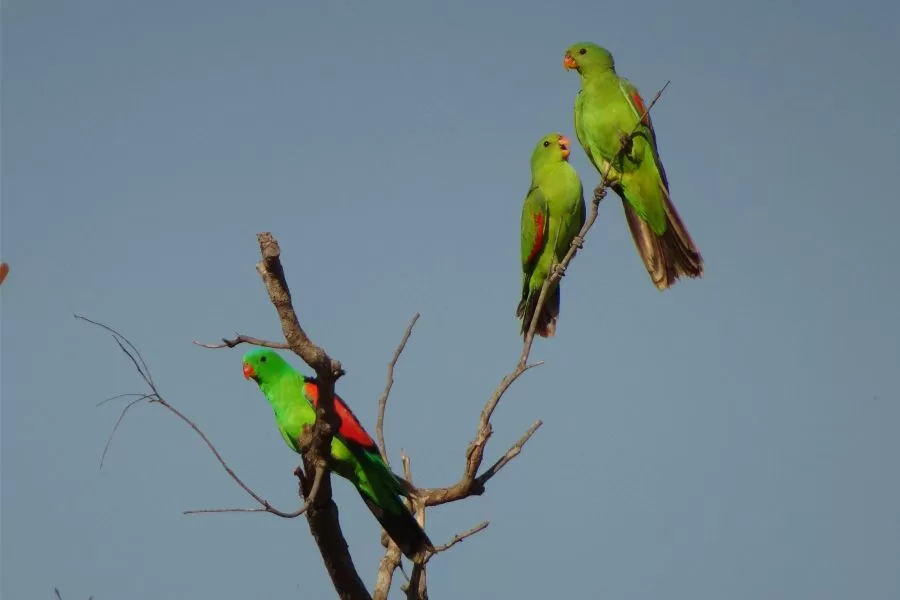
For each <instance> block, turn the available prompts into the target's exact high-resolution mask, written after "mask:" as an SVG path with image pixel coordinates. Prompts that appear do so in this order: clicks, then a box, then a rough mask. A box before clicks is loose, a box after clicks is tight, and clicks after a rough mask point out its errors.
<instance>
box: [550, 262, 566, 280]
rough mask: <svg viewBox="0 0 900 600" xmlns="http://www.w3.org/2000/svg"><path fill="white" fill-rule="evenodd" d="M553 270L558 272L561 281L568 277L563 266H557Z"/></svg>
mask: <svg viewBox="0 0 900 600" xmlns="http://www.w3.org/2000/svg"><path fill="white" fill-rule="evenodd" d="M553 270H554V271H556V273H557V275H558V277H559V279H562V278H563V277H565V276H566V268H565V267H564V266H562V265H556V266H555V267H553Z"/></svg>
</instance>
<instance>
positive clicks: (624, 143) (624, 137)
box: [619, 130, 632, 155]
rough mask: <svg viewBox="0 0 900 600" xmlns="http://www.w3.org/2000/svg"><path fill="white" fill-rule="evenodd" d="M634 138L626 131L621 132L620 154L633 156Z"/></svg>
mask: <svg viewBox="0 0 900 600" xmlns="http://www.w3.org/2000/svg"><path fill="white" fill-rule="evenodd" d="M631 142H632V137H631V134H630V133H625V132H624V131H621V130H619V148H620V150H619V152H621V153H622V154H625V155H628V154H631V148H632V143H631Z"/></svg>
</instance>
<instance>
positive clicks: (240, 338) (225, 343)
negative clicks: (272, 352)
mask: <svg viewBox="0 0 900 600" xmlns="http://www.w3.org/2000/svg"><path fill="white" fill-rule="evenodd" d="M194 343H195V344H197V345H198V346H200V347H201V348H209V349H212V350H215V349H217V348H234V347H235V346H237V345H238V344H250V345H251V346H262V347H264V348H274V349H276V350H290V349H291V347H290V345H288V344H286V343H285V342H270V341H268V340H261V339H259V338H255V337H250V336H249V335H244V334H242V333H236V334H234V337H233V338H231V339H228V338H222V342H221V343H219V344H203V343H201V342H198V341H197V340H194Z"/></svg>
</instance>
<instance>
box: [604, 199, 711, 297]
mask: <svg viewBox="0 0 900 600" xmlns="http://www.w3.org/2000/svg"><path fill="white" fill-rule="evenodd" d="M661 187H662V186H661ZM615 191H616V193H618V194H619V196H620V197H621V198H622V206H624V207H625V218H626V220H627V221H628V228H629V229H631V236H632V237H633V238H634V244H635V246H636V247H637V251H638V254H640V255H641V259H643V261H644V266H645V267H647V272H648V273H649V274H650V279H651V280H652V281H653V284H654V285H655V286H656V288H657V289H658V290H660V291H663V290H665V289H667V288H669V287H671V286H672V285H674V284H675V282H676V281H678V279H679V278H680V277H681V276H685V277H700V276H702V275H703V257H702V256H701V255H700V250H698V249H697V246H696V245H695V244H694V240H692V239H691V235H690V234H689V233H688V230H687V228H686V227H685V226H684V223H683V222H682V221H681V217H679V216H678V211H677V210H675V205H674V204H672V200H671V199H670V198H669V194H668V192H667V191H666V189H665V188H664V187H663V188H662V191H663V200H664V206H665V210H666V231H665V232H664V233H663V234H662V235H661V236H657V235H656V234H655V233H654V232H653V229H651V228H650V225H649V223H647V222H646V221H645V220H644V219H642V218H641V217H640V215H638V214H637V213H636V212H635V210H634V208H632V207H631V203H630V202H628V200H626V199H625V194H624V190H622V189H621V188H619V189H616V190H615Z"/></svg>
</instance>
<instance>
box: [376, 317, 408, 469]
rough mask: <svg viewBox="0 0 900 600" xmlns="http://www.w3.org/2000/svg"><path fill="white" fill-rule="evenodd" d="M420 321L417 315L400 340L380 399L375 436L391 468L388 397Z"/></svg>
mask: <svg viewBox="0 0 900 600" xmlns="http://www.w3.org/2000/svg"><path fill="white" fill-rule="evenodd" d="M418 320H419V313H416V314H415V315H413V318H412V320H411V321H410V322H409V325H408V326H407V327H406V332H405V333H404V334H403V339H401V340H400V345H398V346H397V349H396V350H394V356H393V357H391V362H390V363H388V374H387V383H386V384H385V386H384V391H383V392H382V393H381V397H380V398H379V399H378V422H377V424H376V425H375V434H376V435H377V436H378V446H379V450H381V458H383V459H384V462H385V463H387V464H388V466H390V464H391V461H390V459H389V458H388V452H387V445H386V444H385V443H384V411H385V409H386V408H387V401H388V395H389V394H390V393H391V388H392V387H394V367H396V366H397V361H398V360H399V359H400V354H402V353H403V349H404V348H406V342H408V341H409V336H410V335H412V330H413V327H415V326H416V321H418Z"/></svg>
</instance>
